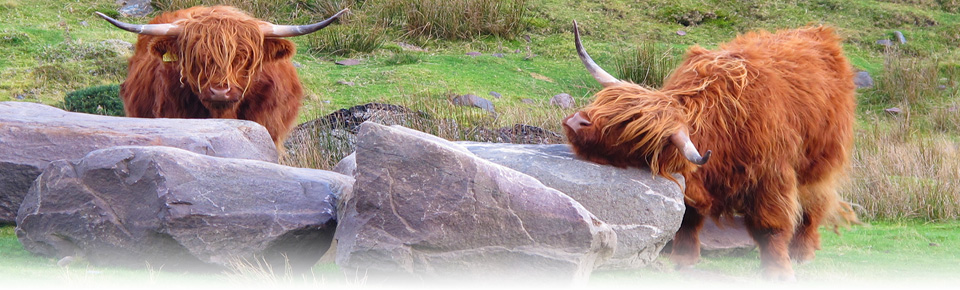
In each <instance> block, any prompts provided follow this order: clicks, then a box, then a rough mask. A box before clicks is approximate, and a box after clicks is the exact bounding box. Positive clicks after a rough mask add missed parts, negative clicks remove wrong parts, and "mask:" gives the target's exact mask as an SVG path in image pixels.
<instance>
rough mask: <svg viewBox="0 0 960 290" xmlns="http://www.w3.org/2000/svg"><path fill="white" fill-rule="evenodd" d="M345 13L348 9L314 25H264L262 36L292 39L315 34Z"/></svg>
mask: <svg viewBox="0 0 960 290" xmlns="http://www.w3.org/2000/svg"><path fill="white" fill-rule="evenodd" d="M347 11H350V8H344V9H343V10H340V12H337V14H334V15H333V16H330V18H327V19H326V20H324V21H320V22H317V23H314V24H307V25H276V24H269V25H265V26H263V27H262V29H263V36H265V37H293V36H301V35H305V34H310V33H314V32H316V31H317V30H320V29H323V28H324V27H327V25H330V23H333V20H336V19H337V17H340V14H343V13H344V12H347Z"/></svg>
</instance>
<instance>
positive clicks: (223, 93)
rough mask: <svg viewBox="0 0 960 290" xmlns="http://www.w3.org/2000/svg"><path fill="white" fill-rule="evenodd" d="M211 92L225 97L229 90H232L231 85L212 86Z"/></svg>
mask: <svg viewBox="0 0 960 290" xmlns="http://www.w3.org/2000/svg"><path fill="white" fill-rule="evenodd" d="M210 92H212V93H213V94H214V95H216V96H218V97H223V96H226V95H227V92H230V87H225V88H222V89H218V88H210Z"/></svg>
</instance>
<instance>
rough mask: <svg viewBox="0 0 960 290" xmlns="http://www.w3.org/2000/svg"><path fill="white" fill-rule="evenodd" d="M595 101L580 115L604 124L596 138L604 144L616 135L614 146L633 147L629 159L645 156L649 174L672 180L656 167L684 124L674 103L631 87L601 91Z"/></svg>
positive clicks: (648, 90)
mask: <svg viewBox="0 0 960 290" xmlns="http://www.w3.org/2000/svg"><path fill="white" fill-rule="evenodd" d="M595 97H596V99H595V100H594V102H593V103H592V104H590V105H589V106H588V107H586V108H584V110H583V111H584V112H585V113H586V114H587V115H589V116H590V118H591V119H593V120H606V121H604V122H603V123H604V124H606V125H605V126H604V127H603V128H601V129H600V132H601V133H600V134H601V136H600V138H601V139H604V140H608V138H607V136H609V135H611V134H616V133H615V132H618V133H619V136H614V137H616V140H617V143H616V144H613V145H614V146H619V145H622V144H634V145H633V146H632V147H631V148H630V152H629V153H630V154H631V155H634V156H637V155H639V156H648V158H649V160H648V161H649V162H650V171H651V172H653V174H656V175H660V176H664V177H666V178H668V179H671V180H673V178H672V176H670V173H668V172H667V171H668V170H666V168H661V167H660V158H661V156H660V153H661V152H662V151H663V148H664V147H665V146H667V144H668V143H669V142H670V141H669V140H668V137H670V134H672V133H673V132H677V131H679V130H680V128H681V127H682V125H683V123H684V120H683V119H682V118H683V116H682V115H683V112H682V110H681V109H680V104H679V103H678V102H677V101H676V99H674V98H671V97H669V96H668V95H664V94H660V93H656V92H655V91H652V90H650V89H647V88H644V87H642V86H640V85H637V84H632V83H624V84H622V85H618V86H613V87H610V88H607V89H604V90H602V91H600V92H598V93H597V94H596V96H595ZM611 104H616V105H611Z"/></svg>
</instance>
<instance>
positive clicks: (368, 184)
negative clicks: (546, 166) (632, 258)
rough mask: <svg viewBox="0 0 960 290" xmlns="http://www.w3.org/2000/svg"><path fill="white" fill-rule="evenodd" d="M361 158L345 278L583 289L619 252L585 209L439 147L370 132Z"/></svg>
mask: <svg viewBox="0 0 960 290" xmlns="http://www.w3.org/2000/svg"><path fill="white" fill-rule="evenodd" d="M355 158H356V164H357V167H356V169H355V172H354V177H355V178H356V183H355V184H354V188H355V191H354V192H353V194H352V196H349V197H345V198H344V206H343V207H341V208H340V209H339V210H340V215H339V217H340V223H339V224H338V227H337V232H336V236H335V239H336V240H337V243H338V244H337V259H336V260H337V264H338V265H339V266H340V267H341V268H342V269H343V270H344V272H346V273H361V274H362V275H367V276H366V277H368V278H370V279H371V280H376V279H384V280H378V281H394V280H391V279H401V278H393V277H395V276H393V275H390V274H394V275H396V274H399V275H401V276H404V277H406V279H412V280H414V281H421V280H420V279H423V280H431V281H441V282H442V281H448V282H457V283H463V281H482V282H484V283H487V284H488V285H489V284H491V283H512V282H525V281H530V282H533V281H537V282H541V283H542V282H546V283H550V284H569V283H582V282H584V281H586V280H587V279H588V277H589V276H590V274H591V272H592V271H593V270H594V268H595V267H596V265H599V264H601V263H603V261H604V260H606V259H607V258H608V257H609V256H610V255H611V254H612V253H613V251H614V247H615V246H616V240H617V238H616V233H615V232H614V231H613V230H612V229H610V227H609V226H607V225H606V223H604V222H603V221H601V220H600V219H598V218H597V217H595V216H594V215H593V214H591V213H590V212H588V211H587V210H586V209H584V208H583V206H581V205H580V203H578V202H577V201H575V200H573V199H571V198H569V197H568V196H566V195H564V194H563V193H561V192H559V191H557V190H556V189H553V188H550V187H547V186H544V185H543V184H542V183H541V182H539V181H537V180H536V179H534V178H532V177H530V176H528V175H525V174H522V173H520V172H517V171H515V170H512V169H509V168H506V167H503V166H500V165H497V164H494V163H492V162H489V161H486V160H484V159H481V158H478V157H476V156H475V155H473V154H472V153H470V151H468V150H467V149H466V148H464V147H463V146H460V145H457V144H454V143H452V142H449V141H446V140H443V139H441V138H439V137H436V136H432V135H428V134H425V133H422V132H419V131H414V130H411V129H407V128H404V127H400V126H391V127H386V126H383V125H378V124H375V123H370V122H367V123H363V124H362V125H361V128H360V134H359V137H358V143H357V152H356V156H355ZM381 277H383V278H381ZM388 277H389V278H388ZM401 280H402V279H401ZM384 283H390V282H384Z"/></svg>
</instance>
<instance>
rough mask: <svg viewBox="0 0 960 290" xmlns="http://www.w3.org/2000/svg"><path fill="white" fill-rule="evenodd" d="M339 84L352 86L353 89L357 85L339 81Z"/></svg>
mask: <svg viewBox="0 0 960 290" xmlns="http://www.w3.org/2000/svg"><path fill="white" fill-rule="evenodd" d="M337 83H338V84H341V85H347V86H351V87H352V86H354V85H355V83H353V82H348V81H337Z"/></svg>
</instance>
